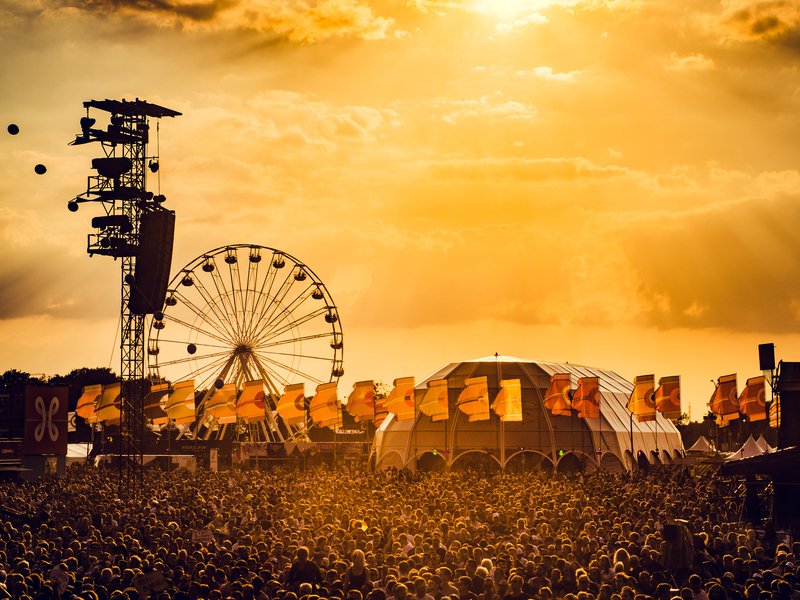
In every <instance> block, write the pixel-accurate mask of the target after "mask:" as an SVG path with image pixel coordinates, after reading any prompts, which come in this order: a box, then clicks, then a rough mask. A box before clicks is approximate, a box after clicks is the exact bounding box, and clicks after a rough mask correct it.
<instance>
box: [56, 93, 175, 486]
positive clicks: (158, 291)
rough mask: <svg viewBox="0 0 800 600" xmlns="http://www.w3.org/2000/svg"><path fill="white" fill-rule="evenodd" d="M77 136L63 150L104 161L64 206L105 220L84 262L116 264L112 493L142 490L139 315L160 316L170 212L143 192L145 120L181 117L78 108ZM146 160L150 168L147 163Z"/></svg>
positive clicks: (118, 105) (98, 105)
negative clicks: (104, 121) (116, 420)
mask: <svg viewBox="0 0 800 600" xmlns="http://www.w3.org/2000/svg"><path fill="white" fill-rule="evenodd" d="M83 106H84V107H85V108H86V116H85V117H84V118H82V119H81V122H80V125H81V133H80V134H79V135H78V136H77V137H76V138H75V140H74V141H72V142H71V143H70V145H76V146H77V145H81V144H88V143H90V142H100V145H101V147H102V149H103V154H104V156H103V157H102V158H95V159H93V160H92V168H93V169H95V170H96V171H97V175H90V176H89V178H88V185H87V189H86V192H85V193H83V194H80V195H78V196H77V197H75V198H74V199H72V200H70V202H69V203H68V205H67V207H68V208H69V210H70V211H72V212H75V211H77V210H78V208H79V205H80V204H81V203H83V202H96V203H98V204H99V205H100V206H101V207H102V209H103V212H104V214H103V215H101V216H98V217H94V218H93V219H92V227H93V228H94V229H96V230H97V232H96V233H91V234H89V241H88V247H87V252H88V253H89V256H93V255H95V254H99V255H101V256H112V257H113V258H114V260H116V259H121V260H120V262H121V267H122V278H121V289H122V293H121V303H120V323H121V330H120V340H121V343H120V349H121V353H120V355H121V361H120V362H121V365H120V375H121V379H122V385H121V393H120V398H119V409H120V425H119V427H120V434H119V436H118V445H117V448H118V455H119V458H118V462H119V493H120V495H124V494H126V495H128V496H130V495H135V494H136V493H137V491H138V490H140V489H141V484H142V464H143V454H144V452H143V450H144V448H143V439H144V431H145V417H144V393H145V390H144V385H145V378H144V345H145V342H144V317H145V315H147V314H155V313H159V312H160V311H161V310H162V308H163V306H164V297H165V294H166V289H167V284H168V283H169V268H170V262H171V261H172V240H173V235H174V231H175V213H174V212H173V211H170V210H167V209H165V208H164V207H163V206H162V204H163V202H164V201H165V200H166V198H165V197H164V196H163V195H161V194H160V193H159V194H158V195H153V193H152V192H148V191H147V189H146V179H147V178H146V174H147V170H148V168H149V170H150V171H151V172H152V173H156V172H157V171H158V168H159V165H158V156H149V157H148V156H147V143H148V141H149V138H150V124H149V119H150V118H154V119H160V118H161V117H176V116H178V115H180V114H181V113H179V112H176V111H174V110H170V109H168V108H164V107H162V106H157V105H155V104H149V103H147V102H144V101H142V100H139V99H138V98H137V99H136V100H135V101H133V102H126V101H125V100H122V101H119V100H99V101H98V100H91V101H89V102H84V103H83ZM90 109H97V110H101V111H105V112H107V113H110V114H111V118H110V123H109V125H108V126H107V128H105V129H100V128H95V123H96V120H95V119H93V118H91V117H90V116H89V110H90ZM148 161H149V162H148Z"/></svg>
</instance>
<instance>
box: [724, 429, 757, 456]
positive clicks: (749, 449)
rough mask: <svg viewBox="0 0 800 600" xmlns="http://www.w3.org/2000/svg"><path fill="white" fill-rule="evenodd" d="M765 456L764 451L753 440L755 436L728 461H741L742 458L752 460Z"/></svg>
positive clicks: (748, 439) (749, 438)
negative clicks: (755, 457)
mask: <svg viewBox="0 0 800 600" xmlns="http://www.w3.org/2000/svg"><path fill="white" fill-rule="evenodd" d="M761 454H764V450H763V449H762V448H761V446H759V445H758V444H757V443H756V441H755V440H754V439H753V436H752V435H751V436H750V437H748V438H747V441H746V442H745V443H744V444H743V445H742V447H741V448H739V449H738V450H737V451H736V452H734V453H733V454H731V455H730V456H729V457H728V460H740V459H742V458H752V457H754V456H760V455H761Z"/></svg>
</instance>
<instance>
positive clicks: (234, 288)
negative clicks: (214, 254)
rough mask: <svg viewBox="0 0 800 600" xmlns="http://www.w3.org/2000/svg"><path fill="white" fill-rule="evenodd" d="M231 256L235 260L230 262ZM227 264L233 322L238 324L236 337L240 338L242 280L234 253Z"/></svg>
mask: <svg viewBox="0 0 800 600" xmlns="http://www.w3.org/2000/svg"><path fill="white" fill-rule="evenodd" d="M228 256H231V257H232V258H233V259H234V260H233V261H232V262H229V261H228V260H227V257H228ZM225 263H226V264H227V265H228V276H229V278H230V280H231V293H230V301H231V304H232V307H233V312H232V314H233V321H234V323H235V324H236V336H237V337H240V336H241V333H242V320H241V319H240V318H239V316H240V315H243V314H244V311H243V309H242V305H241V300H242V278H241V276H240V275H239V258H238V256H237V254H236V252H234V253H233V254H231V253H230V251H228V255H227V256H226V259H225Z"/></svg>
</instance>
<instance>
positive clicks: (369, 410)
mask: <svg viewBox="0 0 800 600" xmlns="http://www.w3.org/2000/svg"><path fill="white" fill-rule="evenodd" d="M220 383H221V382H220ZM633 383H634V389H633V392H632V393H631V395H630V398H629V399H628V404H627V408H628V410H629V411H630V412H631V413H632V415H633V416H635V417H636V418H637V420H638V421H639V422H646V421H653V420H655V418H656V412H660V413H661V414H662V415H663V416H664V417H665V418H667V419H670V420H671V421H672V422H673V423H674V422H676V421H677V420H678V419H679V418H680V415H681V396H680V377H679V376H670V377H661V378H660V379H659V380H658V387H656V385H655V376H654V375H640V376H637V377H635V378H634V380H633ZM374 391H375V385H374V382H373V381H359V382H357V383H355V384H354V385H353V391H352V392H351V393H350V395H349V396H348V401H347V406H346V410H347V411H348V412H349V413H350V414H351V415H352V416H353V417H354V419H355V421H356V422H364V421H372V422H373V423H374V425H375V426H376V427H380V426H381V424H382V423H383V422H384V420H385V419H386V418H387V417H388V415H389V414H393V415H394V416H395V417H396V418H397V420H398V421H403V420H406V419H413V418H414V417H415V416H416V414H417V413H416V411H417V410H419V411H420V412H421V413H423V414H425V415H427V416H428V417H429V418H430V419H431V420H432V421H442V420H445V419H449V418H450V413H449V406H450V403H449V397H448V381H447V380H446V379H436V380H431V381H429V382H428V383H427V390H425V391H424V393H423V394H422V396H421V398H420V399H419V402H417V400H416V399H415V388H414V378H413V377H401V378H399V379H395V380H394V385H393V387H392V390H391V392H390V393H389V395H388V396H387V397H386V398H376V397H375V393H374ZM120 392H121V384H120V383H112V384H109V385H105V386H103V385H93V386H87V387H85V388H84V389H83V395H82V396H81V397H80V399H79V400H78V407H77V410H76V412H77V414H78V416H80V417H83V418H84V419H85V420H86V421H87V422H89V423H97V422H103V423H106V424H109V425H114V424H117V423H119V420H120ZM195 393H196V390H195V384H194V381H193V380H189V381H182V382H178V383H175V384H174V385H173V386H172V387H170V386H169V384H167V383H160V384H153V385H152V386H151V389H150V393H148V394H147V395H146V396H145V399H144V407H145V408H144V411H145V416H146V417H147V418H148V419H150V420H151V421H152V422H153V424H154V425H155V426H157V427H160V426H163V425H165V424H166V423H167V422H168V421H169V420H172V421H173V422H175V423H176V424H177V425H187V424H189V423H192V422H194V421H195V420H196V418H197V416H202V418H203V419H204V420H206V418H207V417H210V418H211V419H210V420H211V421H212V422H214V423H218V424H220V425H225V424H229V423H235V422H236V420H237V418H241V419H244V420H245V421H246V422H248V423H256V422H260V421H264V420H266V419H267V418H268V411H269V410H270V408H269V405H268V402H267V400H268V397H269V392H268V391H267V386H266V385H265V383H264V381H263V380H255V381H248V382H245V383H244V385H243V386H242V387H241V388H239V387H238V386H237V385H236V384H234V383H228V384H224V385H221V387H219V388H217V387H215V388H214V389H213V390H212V392H200V393H201V394H202V395H203V397H202V398H201V399H200V402H199V406H197V405H196V401H195ZM778 404H779V402H778V398H777V397H776V398H775V401H774V402H773V403H772V405H771V406H770V410H769V418H770V426H772V427H778V425H779V422H778V419H779V414H780V412H779V408H778ZM544 405H545V407H546V408H547V410H549V411H550V412H551V413H552V414H553V415H565V416H571V415H573V414H574V412H573V411H577V413H578V416H579V417H582V418H589V419H597V418H599V417H600V384H599V378H598V377H581V378H579V379H578V387H577V388H576V389H575V390H574V391H573V390H572V383H571V377H570V374H569V373H555V374H553V375H552V376H551V377H550V385H549V387H548V388H547V392H546V393H545V398H544ZM708 405H709V407H710V408H711V410H712V411H713V412H714V413H716V414H717V415H719V423H720V425H722V426H725V425H727V424H728V423H729V422H730V421H731V420H733V419H737V418H738V417H739V415H740V414H744V415H747V416H748V417H749V419H750V420H751V421H758V420H762V419H765V418H766V417H767V411H766V404H765V400H764V377H763V376H759V377H753V378H751V379H748V380H747V384H746V385H745V388H744V390H743V391H742V393H741V394H740V395H738V394H737V387H736V375H726V376H724V377H720V378H719V379H718V382H717V387H716V389H715V391H714V394H713V396H712V397H711V400H710V401H709V403H708ZM456 408H457V410H459V411H461V412H463V413H464V414H465V415H467V416H468V418H469V421H470V422H472V421H485V420H488V419H489V418H490V415H491V412H492V411H493V412H494V413H495V414H496V415H497V416H498V417H499V418H500V419H501V420H503V421H522V385H521V383H520V380H519V379H504V380H502V381H501V383H500V390H499V391H498V393H497V394H496V395H495V397H494V399H493V400H491V401H490V393H489V383H488V379H487V377H485V376H483V377H471V378H468V379H466V380H465V381H464V386H463V388H462V389H461V391H460V393H459V396H458V399H457V400H456ZM342 409H343V407H342V404H341V402H340V401H339V397H338V386H337V384H336V383H335V382H334V383H324V384H321V385H318V386H317V387H316V390H315V394H314V396H313V397H312V398H311V401H310V402H309V403H308V408H306V395H305V384H304V383H298V384H293V385H288V386H286V387H285V388H284V391H283V394H282V395H281V397H280V399H279V400H278V403H277V406H276V412H277V414H278V415H279V416H280V417H281V419H282V420H283V422H284V424H286V425H289V426H291V425H299V426H302V425H304V424H305V423H306V422H307V420H308V419H310V420H311V421H312V422H314V423H315V424H317V425H318V426H320V427H331V428H337V427H341V426H342V412H341V411H342ZM198 412H199V413H201V414H200V415H198V414H197V413H198ZM273 416H274V415H273Z"/></svg>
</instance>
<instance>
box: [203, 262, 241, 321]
mask: <svg viewBox="0 0 800 600" xmlns="http://www.w3.org/2000/svg"><path fill="white" fill-rule="evenodd" d="M209 264H210V265H211V266H212V267H213V269H212V270H211V281H212V282H213V283H214V289H215V290H216V294H217V295H216V298H215V297H214V296H212V295H211V293H210V292H209V291H208V288H206V286H205V285H204V284H203V282H202V281H200V280H199V278H198V281H197V283H196V284H195V285H196V287H197V291H198V292H199V293H200V295H201V296H202V297H203V300H204V301H205V302H206V304H208V305H209V307H210V308H211V309H212V310H213V311H214V313H215V314H216V315H217V318H219V320H220V322H224V323H227V324H228V327H230V331H231V333H235V332H236V327H235V318H236V317H235V315H233V320H231V315H232V309H231V306H230V301H229V299H228V290H227V289H226V288H225V284H224V283H223V281H222V277H221V276H220V274H219V267H218V266H217V262H216V260H214V258H213V257H211V258H210V259H209ZM217 298H218V299H219V301H217V300H216V299H217Z"/></svg>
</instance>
